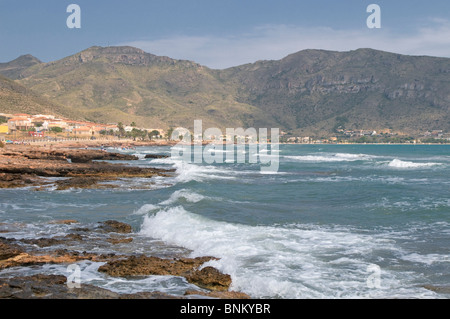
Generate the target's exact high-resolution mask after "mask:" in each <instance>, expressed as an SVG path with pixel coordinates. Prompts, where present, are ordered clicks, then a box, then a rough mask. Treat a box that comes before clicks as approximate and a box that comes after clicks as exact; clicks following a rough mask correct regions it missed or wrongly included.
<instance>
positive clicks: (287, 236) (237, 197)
mask: <svg viewBox="0 0 450 319" xmlns="http://www.w3.org/2000/svg"><path fill="white" fill-rule="evenodd" d="M177 147H178V146H174V147H170V146H159V147H138V148H136V149H128V150H121V149H113V148H110V149H108V151H111V152H123V153H127V154H134V155H137V156H138V157H139V160H138V161H130V162H123V163H126V164H128V165H138V166H142V167H163V168H173V169H175V171H174V173H173V176H171V177H157V178H153V179H151V180H150V186H149V181H148V180H144V179H133V180H131V181H130V180H118V181H114V182H112V183H116V184H117V185H119V187H118V188H115V189H98V190H94V189H83V190H81V189H70V190H65V191H57V190H55V189H54V188H52V187H49V188H48V189H45V190H40V191H36V190H35V189H34V188H32V187H30V188H21V189H2V190H0V231H2V233H1V234H0V236H2V237H6V238H16V239H21V238H41V237H53V236H64V235H67V234H69V233H71V232H73V231H74V229H75V228H80V227H83V226H92V225H95V224H96V223H98V222H100V221H105V220H111V219H113V220H118V221H122V222H125V223H128V224H130V225H132V227H133V230H134V235H133V236H134V240H133V242H131V243H126V244H119V245H104V244H103V245H101V244H97V242H96V241H95V240H92V242H91V241H89V240H86V241H84V242H83V243H78V244H77V243H74V244H72V245H71V246H70V247H63V248H66V249H69V250H80V251H89V252H94V253H103V252H115V253H124V254H146V255H153V256H160V257H168V258H171V257H173V256H189V257H197V256H214V257H217V258H218V260H213V261H210V262H208V263H207V264H205V265H204V266H213V267H216V268H217V269H219V270H220V271H222V272H223V273H226V274H229V275H230V276H231V278H232V287H231V290H236V291H241V292H244V293H247V294H248V295H250V296H251V297H252V298H264V299H330V298H331V299H354V298H358V299H359V298H364V299H365V298H406V299H410V298H420V299H422V298H425V299H442V298H444V299H448V298H449V296H450V295H449V294H443V293H438V292H435V291H433V290H430V289H427V288H425V287H430V286H434V287H442V286H447V287H448V286H450V146H446V145H320V144H319V145H286V144H282V145H280V146H279V148H278V149H277V150H274V151H272V150H271V148H270V147H268V149H261V150H260V152H259V153H258V154H256V155H255V154H253V156H257V157H260V158H263V157H267V156H269V157H270V156H271V157H272V158H273V159H275V158H276V159H277V160H279V167H278V170H277V171H276V172H271V173H267V172H263V171H262V170H261V166H262V164H261V163H260V162H258V161H256V162H255V161H250V160H247V161H245V162H240V163H238V162H237V161H233V160H229V159H230V158H228V160H224V161H223V163H216V162H214V163H204V162H203V163H194V162H193V161H187V160H186V159H183V158H182V157H181V156H180V157H177V156H170V157H168V158H158V159H146V158H145V155H147V154H163V155H171V154H172V155H173V153H174V150H177ZM179 148H180V147H179ZM200 151H203V152H205V151H206V150H205V149H200ZM209 151H211V150H209ZM248 151H249V150H248V149H247V150H243V152H244V153H247V152H248ZM213 152H214V154H215V155H220V154H221V153H222V154H223V155H224V156H225V154H226V152H230V150H213ZM236 152H237V150H236ZM175 153H177V152H175ZM248 153H249V154H250V152H248ZM140 185H146V187H145V188H144V189H142V187H139V186H140ZM62 219H75V220H77V221H79V223H78V224H71V225H60V224H55V223H52V221H54V220H62ZM96 236H103V235H101V234H98V235H96ZM113 246H114V247H113ZM51 249H54V247H52V248H51ZM101 265H103V263H99V262H90V261H84V262H81V263H79V266H80V270H81V283H82V284H83V283H86V284H92V285H97V286H100V287H103V288H107V289H110V290H112V291H116V292H119V293H134V292H141V291H162V292H165V293H168V294H172V295H179V296H181V295H183V294H184V292H185V291H186V290H192V289H194V290H201V289H200V288H198V287H196V286H193V285H192V284H190V283H188V282H187V281H186V280H185V279H184V278H183V277H174V276H147V277H136V278H113V277H109V276H107V275H105V274H103V273H100V272H98V271H97V269H98V267H100V266H101ZM43 272H45V273H47V274H63V275H66V276H67V275H68V270H67V265H43V266H36V267H33V268H30V267H27V268H22V267H17V268H9V269H6V270H3V271H2V272H0V277H10V276H17V275H31V274H34V273H43Z"/></svg>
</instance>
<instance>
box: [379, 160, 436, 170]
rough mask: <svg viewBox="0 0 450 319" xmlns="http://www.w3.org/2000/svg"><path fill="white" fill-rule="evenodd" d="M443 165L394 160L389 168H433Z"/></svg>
mask: <svg viewBox="0 0 450 319" xmlns="http://www.w3.org/2000/svg"><path fill="white" fill-rule="evenodd" d="M439 165H443V164H442V163H433V162H429V163H417V162H409V161H402V160H399V159H394V160H392V161H391V162H389V164H388V166H389V167H392V168H425V167H433V166H439Z"/></svg>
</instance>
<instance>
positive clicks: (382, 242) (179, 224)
mask: <svg viewBox="0 0 450 319" xmlns="http://www.w3.org/2000/svg"><path fill="white" fill-rule="evenodd" d="M140 235H143V236H148V237H151V238H156V239H161V240H163V241H165V242H167V243H170V244H175V245H180V246H182V247H185V248H187V249H190V250H192V251H193V253H192V255H193V256H204V255H212V256H216V257H219V258H220V260H215V261H211V262H208V263H207V264H206V265H210V266H213V267H216V268H218V269H219V270H221V271H222V272H224V273H227V274H230V275H231V277H232V282H233V284H232V285H233V286H232V289H236V290H240V291H244V292H246V293H248V294H250V295H251V296H252V297H255V298H264V297H267V298H330V297H331V298H352V297H363V298H365V297H369V298H372V297H388V298H392V297H402V296H412V295H414V296H421V297H427V296H428V297H433V296H435V294H434V293H432V292H429V291H426V290H424V289H421V288H419V287H417V286H416V285H414V284H413V283H411V284H408V281H410V278H409V275H408V274H406V273H401V272H398V271H388V270H383V284H382V287H381V288H380V289H369V288H368V287H367V281H366V280H367V277H368V275H369V274H368V273H367V267H368V266H369V265H370V264H371V262H370V261H369V260H367V257H366V256H369V255H371V254H373V252H374V251H380V250H384V251H390V252H393V253H399V252H400V251H399V248H398V247H396V246H395V241H389V240H386V238H383V237H381V238H380V237H374V236H370V235H364V234H358V233H356V232H352V230H351V229H345V228H341V229H339V228H325V227H319V226H308V227H307V226H300V225H291V226H283V227H282V226H277V227H276V226H248V225H241V224H231V223H226V222H220V221H214V220H210V219H207V218H204V217H201V216H198V215H196V214H193V213H190V212H188V211H186V210H185V209H184V208H183V207H182V206H176V207H168V208H165V209H161V210H160V211H158V212H157V213H156V214H151V215H149V216H146V217H145V218H144V222H143V224H142V227H141V231H140ZM342 264H345V267H343V266H342ZM206 265H205V266H206ZM398 287H401V289H396V288H398Z"/></svg>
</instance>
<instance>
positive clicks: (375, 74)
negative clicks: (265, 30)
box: [222, 49, 450, 132]
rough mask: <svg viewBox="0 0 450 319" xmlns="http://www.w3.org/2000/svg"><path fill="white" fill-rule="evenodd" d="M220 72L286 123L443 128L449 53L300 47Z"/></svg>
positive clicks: (449, 124) (449, 93)
mask: <svg viewBox="0 0 450 319" xmlns="http://www.w3.org/2000/svg"><path fill="white" fill-rule="evenodd" d="M222 77H223V78H224V79H225V80H227V81H233V82H235V83H242V84H243V85H242V89H241V90H240V91H239V101H241V102H243V103H249V104H252V105H255V106H257V107H258V108H260V109H261V110H263V111H264V112H265V113H267V114H269V117H271V118H274V119H276V121H277V122H278V123H281V124H282V125H283V127H285V128H287V129H297V128H303V129H304V131H316V132H320V131H322V132H329V131H330V130H333V128H334V127H335V125H336V124H338V123H339V122H340V121H339V120H336V118H340V119H342V118H345V119H346V120H347V121H348V122H347V124H346V125H347V126H348V127H353V128H360V129H364V128H366V129H369V128H372V129H380V128H389V127H394V128H397V129H400V130H403V131H415V130H424V129H427V128H445V129H447V130H448V129H450V118H449V115H450V59H445V58H433V57H412V56H405V55H399V54H393V53H387V52H381V51H376V50H371V49H360V50H356V51H351V52H330V51H319V50H306V51H301V52H298V53H296V54H292V55H290V56H288V57H286V58H284V59H282V60H280V61H263V62H258V63H255V64H250V65H245V66H240V67H237V68H231V69H228V70H225V71H224V72H223V75H222Z"/></svg>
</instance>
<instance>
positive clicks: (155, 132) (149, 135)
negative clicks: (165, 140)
mask: <svg viewBox="0 0 450 319" xmlns="http://www.w3.org/2000/svg"><path fill="white" fill-rule="evenodd" d="M159 135H160V134H159V131H157V130H153V131H151V132H150V133H148V137H149V138H150V139H152V137H155V136H159Z"/></svg>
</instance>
